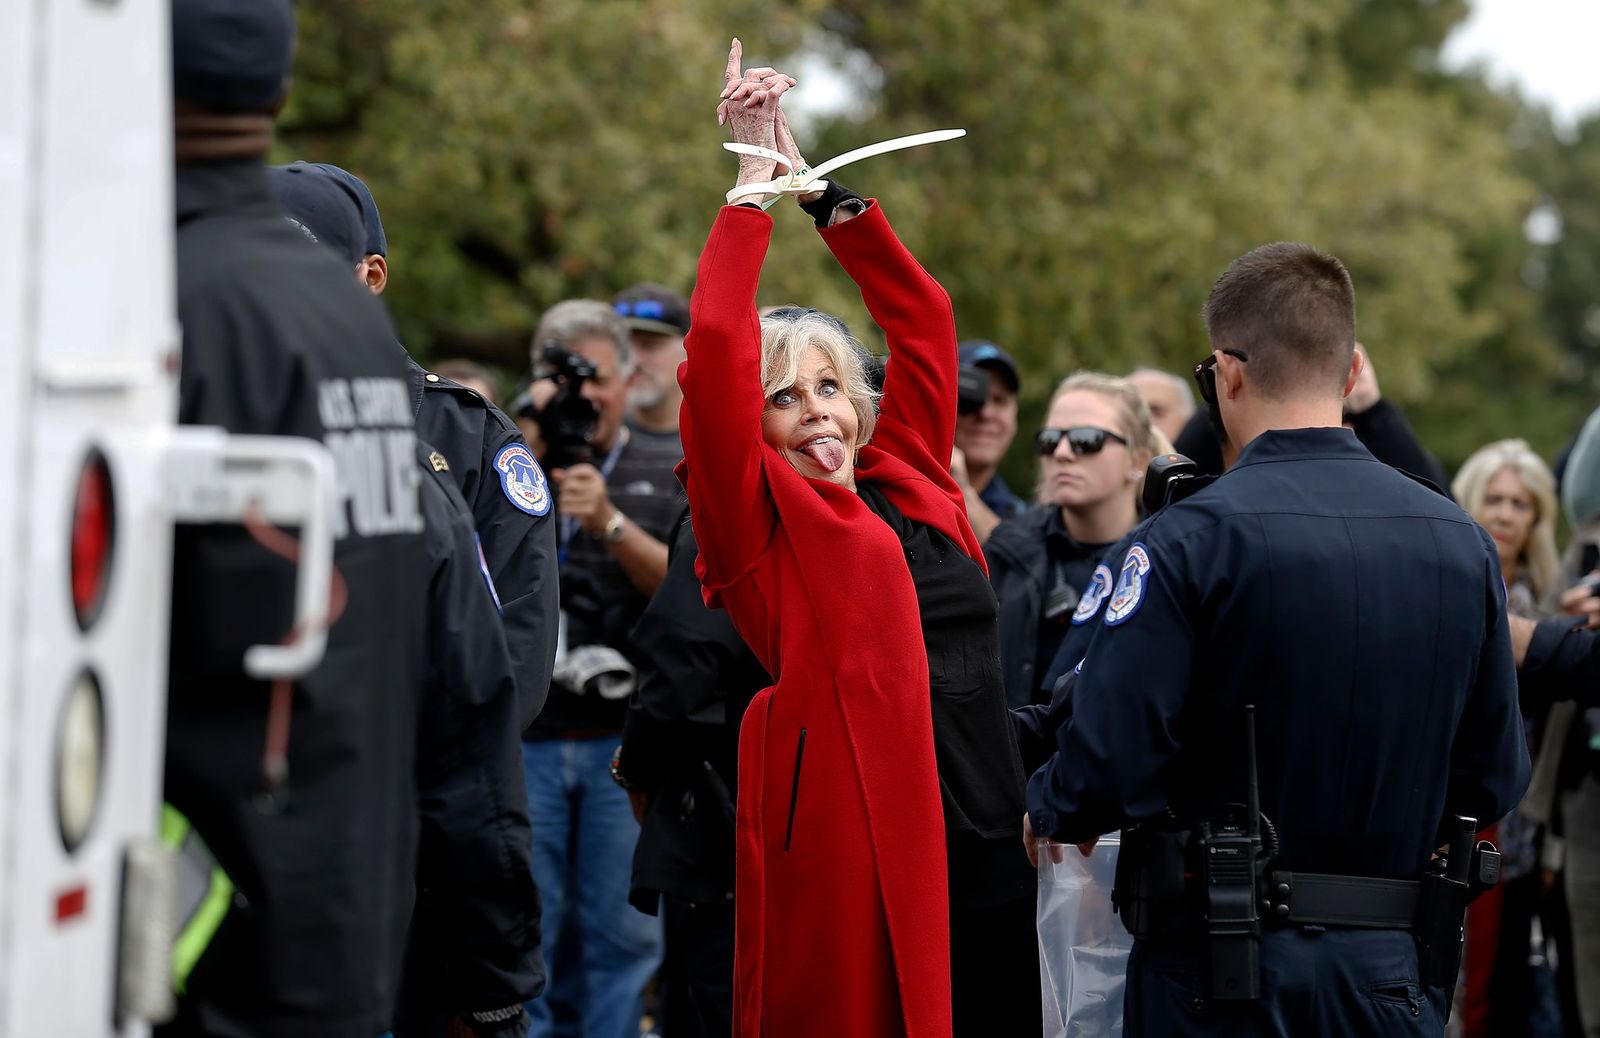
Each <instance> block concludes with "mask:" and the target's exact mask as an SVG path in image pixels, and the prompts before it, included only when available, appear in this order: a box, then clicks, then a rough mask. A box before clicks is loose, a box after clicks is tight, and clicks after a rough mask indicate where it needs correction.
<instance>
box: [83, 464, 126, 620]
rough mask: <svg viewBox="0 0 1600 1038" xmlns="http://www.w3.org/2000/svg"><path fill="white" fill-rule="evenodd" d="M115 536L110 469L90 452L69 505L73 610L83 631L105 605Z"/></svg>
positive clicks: (114, 514)
mask: <svg viewBox="0 0 1600 1038" xmlns="http://www.w3.org/2000/svg"><path fill="white" fill-rule="evenodd" d="M115 534H116V502H115V501H114V499H113V497H112V492H111V468H110V466H109V465H107V464H106V459H105V455H103V454H101V453H100V452H99V451H94V450H92V451H90V452H89V456H88V457H87V458H85V459H84V462H83V467H82V468H81V469H80V470H79V471H78V493H77V496H76V498H75V499H74V500H73V503H72V611H73V613H74V614H76V615H77V618H78V627H79V628H80V629H82V630H85V631H87V630H88V629H89V626H90V625H91V624H93V623H94V621H95V618H96V617H98V616H99V615H100V607H101V605H103V604H104V602H105V598H106V587H107V585H108V584H109V583H110V582H111V552H112V544H113V540H114V537H115Z"/></svg>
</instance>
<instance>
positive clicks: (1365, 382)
mask: <svg viewBox="0 0 1600 1038" xmlns="http://www.w3.org/2000/svg"><path fill="white" fill-rule="evenodd" d="M1356 352H1357V353H1359V354H1361V374H1359V375H1357V376H1356V384H1355V388H1353V389H1351V390H1350V395H1349V396H1347V397H1345V398H1344V413H1345V414H1347V415H1358V414H1361V413H1362V412H1363V411H1370V410H1372V408H1373V407H1374V406H1376V404H1377V403H1378V401H1379V400H1382V399H1383V393H1382V391H1380V390H1379V389H1378V373H1377V371H1375V370H1374V369H1373V367H1372V357H1371V355H1369V354H1368V353H1367V348H1366V347H1365V346H1363V345H1361V344H1360V343H1359V342H1358V343H1356Z"/></svg>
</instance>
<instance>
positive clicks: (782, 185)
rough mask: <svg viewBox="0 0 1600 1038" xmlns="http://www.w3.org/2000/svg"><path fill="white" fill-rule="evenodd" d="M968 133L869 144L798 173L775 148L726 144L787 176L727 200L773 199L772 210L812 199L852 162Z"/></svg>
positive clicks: (743, 187) (739, 190)
mask: <svg viewBox="0 0 1600 1038" xmlns="http://www.w3.org/2000/svg"><path fill="white" fill-rule="evenodd" d="M966 135H967V131H966V130H929V131H928V132H927V133H914V134H912V135H911V136H909V137H896V138H894V139H893V140H888V141H879V142H878V143H877V144H869V145H867V146H866V147H865V148H857V149H856V150H855V151H847V152H845V153H844V154H843V155H838V156H835V157H834V158H831V159H829V160H828V161H827V162H824V163H823V164H822V165H820V166H801V167H800V168H799V169H794V168H792V167H791V166H790V165H789V159H788V158H787V157H786V156H785V155H784V154H783V153H782V152H777V151H773V150H772V149H771V148H763V147H761V146H760V145H758V144H734V143H731V142H730V143H728V144H724V145H723V147H724V148H726V149H728V150H729V151H731V152H733V153H734V154H736V155H754V156H756V157H758V158H763V159H771V160H772V161H773V162H776V163H777V164H778V165H779V166H781V167H782V168H783V173H782V174H781V175H779V176H777V177H775V178H774V179H772V180H768V181H766V182H764V183H760V184H740V185H739V186H738V187H736V188H734V189H733V190H731V191H729V192H728V193H727V195H726V196H725V197H726V198H727V199H728V204H729V205H733V204H734V203H735V202H737V201H738V200H739V199H741V198H746V197H748V196H750V195H772V197H771V198H769V199H767V200H766V201H765V202H762V203H761V208H762V209H771V208H772V207H773V206H774V205H776V204H777V202H778V199H780V198H782V197H783V196H784V195H795V196H799V195H808V194H810V193H811V192H813V191H823V190H826V188H827V186H828V182H827V181H826V180H823V179H822V178H823V177H825V176H827V175H828V174H829V173H832V172H833V171H834V170H836V169H839V168H840V167H841V166H848V165H850V164H851V163H852V162H860V161H861V160H862V159H870V158H873V157H874V156H877V155H884V154H887V153H889V152H891V151H902V150H904V149H906V148H915V147H919V146H920V145H923V144H937V143H938V142H940V141H953V140H955V139H956V138H957V137H965V136H966Z"/></svg>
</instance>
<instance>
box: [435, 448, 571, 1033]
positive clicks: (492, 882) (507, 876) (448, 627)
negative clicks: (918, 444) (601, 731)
mask: <svg viewBox="0 0 1600 1038" xmlns="http://www.w3.org/2000/svg"><path fill="white" fill-rule="evenodd" d="M418 452H419V453H420V454H421V461H422V465H423V480H422V509H423V516H424V518H425V519H426V521H427V524H428V526H427V538H426V544H427V552H428V623H429V627H428V639H427V641H428V661H427V670H426V683H425V685H424V688H423V697H422V711H421V716H420V718H419V723H418V726H417V796H418V807H419V810H420V814H421V830H422V831H421V839H420V845H419V847H418V854H417V905H416V914H415V917H414V919H413V923H412V930H411V939H410V951H409V954H408V956H407V964H406V966H407V981H406V1003H407V1016H408V1017H409V1018H410V1019H411V1020H412V1021H420V1020H423V1019H427V1018H430V1017H438V1016H451V1015H455V1014H457V1013H466V1012H482V1011H489V1010H498V1009H504V1008H506V1007H508V1006H515V1005H520V1004H521V1003H523V1002H526V1001H528V1000H529V999H532V998H534V997H536V996H537V995H538V994H539V993H540V992H541V991H542V990H543V989H544V965H543V959H542V957H541V956H540V952H539V895H538V893H537V891H536V890H535V889H534V886H533V873H532V871H531V870H532V862H531V856H532V842H533V841H532V836H531V834H530V832H529V828H528V798H527V789H526V786H525V784H524V783H523V777H522V740H521V738H520V737H519V735H520V732H521V726H520V724H519V723H518V700H517V685H516V681H515V679H514V677H513V674H512V668H511V655H510V652H509V650H508V649H507V648H506V639H505V634H504V632H503V630H502V629H501V623H500V611H499V608H498V607H497V600H496V596H495V589H494V587H493V585H492V584H491V583H490V581H489V579H488V573H487V571H486V568H485V566H484V564H483V563H482V561H481V557H480V555H479V554H478V538H479V535H478V534H477V533H476V532H475V531H474V529H473V521H472V513H471V512H470V511H468V509H467V505H466V502H465V501H464V500H462V497H461V495H460V493H459V492H458V491H457V490H456V481H455V479H454V478H453V475H452V472H451V470H450V466H449V463H448V461H447V460H446V459H445V458H444V456H443V453H442V452H439V451H435V450H434V449H433V448H432V447H431V446H429V445H427V444H426V443H424V444H421V445H419V447H418ZM417 1033H426V1032H425V1031H419V1032H417Z"/></svg>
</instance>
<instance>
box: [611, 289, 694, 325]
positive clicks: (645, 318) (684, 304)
mask: <svg viewBox="0 0 1600 1038" xmlns="http://www.w3.org/2000/svg"><path fill="white" fill-rule="evenodd" d="M611 308H612V309H613V310H615V311H616V312H617V313H619V314H621V315H622V320H623V322H624V323H625V324H627V326H628V328H629V329H630V330H632V331H638V332H655V333H656V334H658V335H687V334H688V333H689V301H688V300H687V299H685V298H683V297H682V296H680V295H679V294H678V293H676V292H674V291H673V290H672V289H670V288H667V287H666V286H665V285H656V284H652V283H650V282H648V281H646V282H642V283H640V284H637V285H634V286H633V287H632V288H626V289H623V290H622V291H621V292H619V293H617V298H616V299H614V300H612V302H611Z"/></svg>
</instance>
